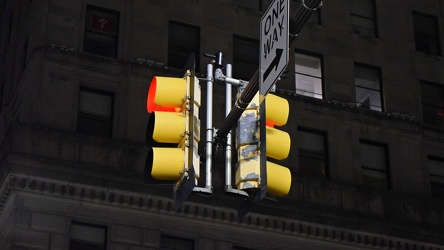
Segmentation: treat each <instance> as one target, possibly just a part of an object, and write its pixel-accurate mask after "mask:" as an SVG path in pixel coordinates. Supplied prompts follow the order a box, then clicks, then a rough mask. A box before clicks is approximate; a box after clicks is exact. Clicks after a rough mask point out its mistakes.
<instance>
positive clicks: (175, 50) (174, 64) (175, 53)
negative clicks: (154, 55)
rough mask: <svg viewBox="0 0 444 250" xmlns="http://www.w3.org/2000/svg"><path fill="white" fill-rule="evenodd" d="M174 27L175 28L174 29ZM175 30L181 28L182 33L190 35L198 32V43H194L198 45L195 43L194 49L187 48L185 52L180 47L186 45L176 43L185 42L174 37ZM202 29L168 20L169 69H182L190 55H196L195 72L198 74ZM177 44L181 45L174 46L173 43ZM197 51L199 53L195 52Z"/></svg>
mask: <svg viewBox="0 0 444 250" xmlns="http://www.w3.org/2000/svg"><path fill="white" fill-rule="evenodd" d="M173 26H174V27H173ZM174 28H179V29H182V30H180V31H181V32H182V33H186V34H188V33H189V31H192V32H197V34H198V38H197V41H193V42H194V43H196V42H197V44H194V43H193V46H192V47H193V48H186V49H187V50H186V51H184V50H185V49H184V48H183V47H180V46H182V45H184V44H186V43H183V42H179V43H177V42H176V41H183V39H182V40H180V39H181V38H180V37H177V36H174V35H172V34H173V33H172V31H171V30H172V29H174ZM200 40H201V27H200V26H196V25H192V24H188V23H183V22H179V21H175V20H168V46H167V49H168V55H167V65H168V67H171V68H176V69H182V68H183V67H184V66H185V64H186V62H187V60H188V58H189V56H190V54H191V53H194V56H195V70H196V72H199V71H200V46H201V41H200ZM173 41H174V42H175V43H177V44H180V45H176V44H172V42H173ZM189 49H191V50H194V51H188V50H189ZM196 49H197V51H195V50H196ZM178 58H180V59H181V60H177V59H178ZM182 61H183V63H182V65H179V63H180V62H182Z"/></svg>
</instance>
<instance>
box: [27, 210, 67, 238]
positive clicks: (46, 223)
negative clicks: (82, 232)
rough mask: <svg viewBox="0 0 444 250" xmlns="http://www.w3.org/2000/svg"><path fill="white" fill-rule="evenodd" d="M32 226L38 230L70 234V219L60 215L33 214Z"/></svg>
mask: <svg viewBox="0 0 444 250" xmlns="http://www.w3.org/2000/svg"><path fill="white" fill-rule="evenodd" d="M31 225H32V227H33V228H37V229H43V230H48V231H52V232H61V233H67V232H69V226H70V219H69V218H68V217H63V216H58V215H50V214H44V213H38V212H33V213H32V222H31Z"/></svg>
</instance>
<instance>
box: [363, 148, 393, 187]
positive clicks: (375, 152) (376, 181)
mask: <svg viewBox="0 0 444 250" xmlns="http://www.w3.org/2000/svg"><path fill="white" fill-rule="evenodd" d="M360 163H361V172H362V184H363V185H365V186H367V187H371V188H375V189H388V188H389V187H390V186H389V184H390V183H389V178H388V164H387V148H386V146H385V145H383V144H379V143H373V142H364V141H361V144H360Z"/></svg>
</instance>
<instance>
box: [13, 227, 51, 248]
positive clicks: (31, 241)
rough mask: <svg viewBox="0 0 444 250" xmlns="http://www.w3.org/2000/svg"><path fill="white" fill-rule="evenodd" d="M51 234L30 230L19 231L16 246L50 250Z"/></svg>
mask: <svg viewBox="0 0 444 250" xmlns="http://www.w3.org/2000/svg"><path fill="white" fill-rule="evenodd" d="M49 238H50V234H49V233H45V232H39V231H34V230H28V229H18V230H17V237H16V245H17V246H24V247H36V248H44V249H48V248H49Z"/></svg>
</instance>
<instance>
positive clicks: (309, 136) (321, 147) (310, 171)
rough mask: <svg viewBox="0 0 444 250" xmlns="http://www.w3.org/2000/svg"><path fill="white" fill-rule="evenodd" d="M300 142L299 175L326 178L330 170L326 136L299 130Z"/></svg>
mask: <svg viewBox="0 0 444 250" xmlns="http://www.w3.org/2000/svg"><path fill="white" fill-rule="evenodd" d="M298 140H299V151H298V153H299V175H300V176H301V177H315V178H326V177H327V176H328V172H327V171H328V169H327V149H326V143H325V135H324V134H323V133H320V132H316V131H311V130H306V129H299V130H298Z"/></svg>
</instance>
